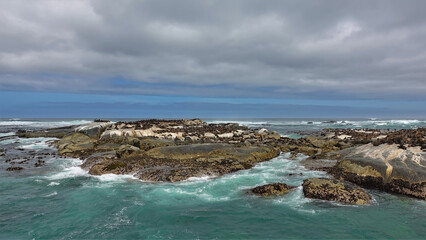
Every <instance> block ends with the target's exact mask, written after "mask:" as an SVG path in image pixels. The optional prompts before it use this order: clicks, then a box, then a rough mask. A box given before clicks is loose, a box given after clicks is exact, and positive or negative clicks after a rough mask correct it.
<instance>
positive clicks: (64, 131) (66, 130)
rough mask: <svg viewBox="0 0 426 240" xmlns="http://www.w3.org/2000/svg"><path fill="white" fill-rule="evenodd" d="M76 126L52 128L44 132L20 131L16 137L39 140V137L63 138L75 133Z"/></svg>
mask: <svg viewBox="0 0 426 240" xmlns="http://www.w3.org/2000/svg"><path fill="white" fill-rule="evenodd" d="M74 128H75V126H68V127H60V128H51V129H47V130H42V131H24V130H19V131H17V132H16V135H17V136H18V137H20V138H38V137H51V138H63V137H64V136H66V135H68V134H70V133H72V132H74Z"/></svg>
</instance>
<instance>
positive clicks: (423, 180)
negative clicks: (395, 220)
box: [330, 144, 426, 199]
mask: <svg viewBox="0 0 426 240" xmlns="http://www.w3.org/2000/svg"><path fill="white" fill-rule="evenodd" d="M333 154H334V155H335V156H332V157H334V158H337V159H339V162H338V163H337V165H336V166H335V167H333V168H332V169H331V170H330V173H331V174H332V175H333V176H334V177H336V178H340V179H345V180H347V181H351V182H354V183H356V184H358V185H360V186H363V187H367V188H376V189H379V190H384V191H388V192H393V193H400V194H405V195H409V196H413V197H417V198H421V199H426V152H424V151H422V150H421V149H420V147H419V146H418V147H408V148H406V149H401V148H400V147H399V145H398V144H392V145H389V144H381V145H379V146H374V145H373V144H366V145H362V146H358V147H353V148H348V149H345V150H342V151H338V152H336V153H333Z"/></svg>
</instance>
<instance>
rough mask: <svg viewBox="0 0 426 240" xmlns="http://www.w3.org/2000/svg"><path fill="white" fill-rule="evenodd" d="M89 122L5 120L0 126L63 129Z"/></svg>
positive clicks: (0, 122)
mask: <svg viewBox="0 0 426 240" xmlns="http://www.w3.org/2000/svg"><path fill="white" fill-rule="evenodd" d="M90 122H91V121H87V120H71V121H49V122H41V121H21V120H7V121H0V126H30V127H46V128H54V127H64V126H71V125H80V124H85V123H90Z"/></svg>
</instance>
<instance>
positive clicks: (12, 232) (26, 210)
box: [0, 119, 426, 239]
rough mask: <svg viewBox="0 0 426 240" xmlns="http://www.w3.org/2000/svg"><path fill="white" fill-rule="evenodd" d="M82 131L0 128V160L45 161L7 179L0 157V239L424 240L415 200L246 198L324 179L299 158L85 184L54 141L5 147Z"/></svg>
mask: <svg viewBox="0 0 426 240" xmlns="http://www.w3.org/2000/svg"><path fill="white" fill-rule="evenodd" d="M121 120H125V119H121ZM203 120H205V121H207V122H210V123H219V122H237V123H239V124H241V125H246V126H248V127H253V128H267V129H270V130H275V131H278V132H279V133H280V134H281V135H283V136H289V137H293V138H298V137H301V136H303V135H304V134H309V132H315V131H319V130H321V129H323V128H379V129H388V128H390V129H404V128H418V127H426V121H425V120H421V119H420V120H381V119H339V120H336V122H334V121H333V122H327V121H326V120H325V119H203ZM89 121H90V119H72V120H71V119H24V120H20V119H0V150H5V151H6V152H12V153H16V154H17V156H21V157H22V158H23V157H24V156H25V153H26V151H31V152H33V153H34V152H35V153H43V154H44V155H43V156H44V159H45V161H46V165H45V166H42V167H38V168H34V167H31V168H30V167H29V168H28V169H25V170H23V171H15V172H8V171H6V168H7V167H8V166H10V163H6V162H5V161H6V160H7V159H6V157H5V156H0V239H88V238H90V239H284V238H297V239H306V238H308V239H311V238H316V239H361V238H362V239H366V238H367V239H377V238H385V239H424V237H425V236H426V221H425V219H426V202H425V201H423V200H418V199H415V198H410V197H406V196H401V195H395V194H389V193H384V192H380V191H376V190H367V191H368V193H370V194H371V195H372V196H373V198H374V203H373V204H372V205H369V206H353V205H345V204H339V203H334V202H326V201H321V200H312V199H308V198H305V197H304V196H303V192H302V188H301V187H298V188H297V189H296V190H295V191H292V192H291V193H289V194H287V195H285V196H282V197H273V198H262V197H257V196H253V195H249V194H246V191H247V189H250V188H253V187H255V186H258V185H262V184H267V183H273V182H284V183H287V184H289V185H295V186H300V185H301V184H302V182H303V180H304V179H306V178H310V177H325V176H327V174H326V173H325V172H320V171H307V170H306V169H304V167H303V166H302V165H301V164H300V161H301V160H303V159H304V158H306V156H303V155H299V156H298V157H297V158H296V159H290V155H289V154H288V153H282V154H281V155H280V156H279V157H277V158H275V159H272V160H270V161H268V162H263V163H260V164H257V165H256V166H255V167H254V168H252V169H249V170H244V171H239V172H235V173H232V174H228V175H224V176H221V177H209V176H206V177H203V178H191V179H188V180H187V181H183V182H179V183H150V182H142V181H139V180H138V179H136V178H134V177H133V176H131V175H122V176H118V175H111V174H107V175H102V176H91V175H89V174H88V173H87V172H86V171H84V170H82V169H81V168H80V167H79V165H80V164H81V163H82V160H80V159H75V158H59V157H55V156H53V155H52V156H50V155H49V154H50V153H52V152H53V151H55V150H54V149H53V148H51V147H49V144H48V143H49V141H50V140H54V139H47V138H30V139H19V138H9V137H7V136H10V135H13V134H14V132H16V131H17V130H18V129H43V128H51V127H60V126H66V125H71V124H82V123H86V122H89ZM113 121H117V120H113ZM19 151H20V152H19ZM19 154H21V155H19ZM18 160H19V159H18ZM18 160H15V161H18ZM24 164H25V163H24ZM291 173H296V174H291Z"/></svg>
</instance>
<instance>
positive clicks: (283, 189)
mask: <svg viewBox="0 0 426 240" xmlns="http://www.w3.org/2000/svg"><path fill="white" fill-rule="evenodd" d="M294 188H296V187H294V186H289V185H287V184H285V183H271V184H266V185H262V186H258V187H255V188H253V189H251V190H250V191H251V192H252V193H253V194H256V195H260V196H278V195H283V194H286V193H288V192H289V191H290V190H292V189H294Z"/></svg>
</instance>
